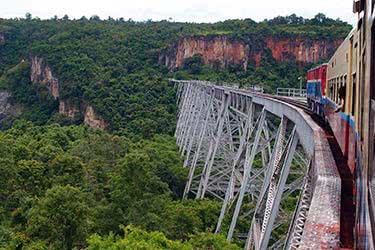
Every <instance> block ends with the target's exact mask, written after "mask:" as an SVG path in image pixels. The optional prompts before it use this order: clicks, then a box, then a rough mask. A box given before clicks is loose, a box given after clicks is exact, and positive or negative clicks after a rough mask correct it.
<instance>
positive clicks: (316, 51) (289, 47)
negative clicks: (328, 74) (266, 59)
mask: <svg viewBox="0 0 375 250" xmlns="http://www.w3.org/2000/svg"><path fill="white" fill-rule="evenodd" d="M342 41H343V40H342V39H339V40H336V41H327V40H309V39H306V38H296V39H293V40H291V39H275V38H268V39H266V44H267V45H266V47H267V48H269V49H271V51H272V56H273V57H274V58H275V59H276V60H279V61H284V62H285V61H292V60H295V61H298V62H302V63H314V62H317V61H318V60H320V59H327V58H329V57H330V56H332V54H333V53H334V51H335V50H336V49H337V48H338V47H339V46H340V44H341V43H342Z"/></svg>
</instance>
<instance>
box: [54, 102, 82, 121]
mask: <svg viewBox="0 0 375 250" xmlns="http://www.w3.org/2000/svg"><path fill="white" fill-rule="evenodd" d="M59 113H61V114H65V115H66V116H67V117H69V118H70V119H71V120H73V119H74V118H75V117H76V115H77V114H80V110H79V109H77V108H76V107H75V106H74V105H71V104H70V103H69V102H68V101H65V100H60V103H59Z"/></svg>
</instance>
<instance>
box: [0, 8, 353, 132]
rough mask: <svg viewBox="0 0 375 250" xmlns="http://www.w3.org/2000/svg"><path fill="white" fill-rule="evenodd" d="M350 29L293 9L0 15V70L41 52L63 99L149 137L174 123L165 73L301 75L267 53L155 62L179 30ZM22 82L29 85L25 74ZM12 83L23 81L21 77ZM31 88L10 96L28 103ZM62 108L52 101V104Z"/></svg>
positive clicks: (255, 78) (272, 79) (285, 82)
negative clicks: (236, 13)
mask: <svg viewBox="0 0 375 250" xmlns="http://www.w3.org/2000/svg"><path fill="white" fill-rule="evenodd" d="M349 30H350V26H349V25H348V24H347V23H344V22H342V21H340V20H332V19H330V18H327V17H325V16H324V15H323V14H318V15H317V16H316V17H314V18H312V19H304V18H302V17H297V16H295V15H291V16H288V17H277V18H274V19H272V20H265V21H263V22H260V23H256V22H254V21H252V20H251V19H245V20H228V21H224V22H218V23H213V24H194V23H175V22H168V21H160V22H153V21H147V22H134V21H132V20H128V21H125V20H123V19H118V20H114V19H112V18H109V19H107V20H100V19H99V18H98V17H97V16H93V17H91V18H90V20H88V19H86V18H85V17H82V18H81V19H79V20H69V18H68V17H64V18H63V19H57V18H53V19H51V20H40V19H38V18H34V19H33V18H31V15H28V16H27V17H26V19H8V20H4V19H2V20H0V33H1V34H2V35H4V41H3V42H1V43H0V58H2V60H1V61H0V75H4V74H7V73H6V72H7V71H8V70H10V69H11V68H13V67H15V66H16V65H17V64H19V63H20V62H21V61H22V60H25V61H26V63H27V61H28V60H29V58H30V56H31V55H35V56H38V57H41V58H43V59H44V61H45V63H46V64H47V65H48V66H49V67H50V68H51V69H52V72H53V74H54V76H56V77H57V78H58V79H59V83H60V91H59V92H60V97H59V98H60V99H62V100H67V99H68V100H70V103H73V104H74V105H76V106H79V105H82V102H83V101H84V102H88V103H90V104H91V105H92V106H93V107H94V109H95V112H96V113H98V114H99V115H100V116H102V117H103V118H104V120H105V121H106V122H107V123H108V127H107V129H108V130H110V131H121V133H122V134H126V135H129V136H133V135H139V134H141V135H144V136H146V137H148V138H151V137H152V135H154V134H157V133H171V132H172V131H173V122H171V121H173V117H174V112H175V106H174V92H173V86H171V85H169V84H168V82H167V81H166V80H165V79H166V78H168V77H177V78H200V79H205V80H214V81H227V82H229V81H236V82H241V83H243V84H245V85H246V84H260V85H263V86H264V87H265V88H266V89H267V90H274V89H275V86H284V87H291V86H297V85H298V80H297V78H298V77H299V76H300V75H304V68H301V67H300V65H297V64H296V63H289V64H287V63H282V62H277V61H275V60H274V59H273V58H272V55H267V53H266V55H264V56H262V61H261V64H260V67H259V68H257V69H256V68H255V63H254V62H250V63H249V65H248V67H247V69H246V70H245V69H243V68H241V67H239V66H238V65H228V67H227V68H226V69H221V68H220V67H215V66H210V67H208V66H207V67H205V65H202V64H199V62H196V63H189V61H188V60H187V61H186V62H185V64H186V65H185V66H184V67H183V68H181V69H180V70H179V71H177V72H174V73H168V69H167V68H166V67H164V66H162V65H159V64H158V56H159V53H160V51H161V49H163V48H165V47H167V46H168V45H171V44H173V43H175V42H176V41H178V40H179V39H180V38H182V37H186V36H195V35H199V36H201V35H202V34H203V35H206V36H215V35H218V34H226V36H228V37H229V38H231V39H240V40H241V39H243V40H247V39H248V37H253V36H256V39H255V40H252V41H253V43H254V41H258V42H259V43H261V42H262V39H263V38H264V37H266V36H272V37H288V38H293V37H295V36H301V37H309V38H311V39H315V40H316V39H318V40H319V39H338V38H340V39H341V38H343V37H345V35H346V34H347V33H348V31H349ZM190 62H191V61H190ZM297 66H299V67H297ZM307 66H309V65H307ZM24 69H25V72H26V71H27V69H26V67H24ZM24 74H25V75H26V74H27V73H24ZM19 83H21V84H22V85H25V86H27V88H30V87H28V85H30V82H29V81H27V80H26V79H23V80H22V81H19ZM8 85H10V86H13V88H19V87H18V86H15V85H17V84H12V83H8ZM33 88H35V87H33ZM30 93H31V92H29V91H27V92H25V93H24V96H22V95H21V96H20V95H14V97H13V98H14V100H15V102H19V103H24V101H25V98H26V97H27V98H30V97H31V95H30ZM34 96H35V94H34ZM31 99H32V98H31ZM29 102H30V101H29ZM35 102H36V101H35ZM35 102H34V101H33V105H34V103H35ZM28 105H30V103H27V105H26V106H28ZM34 106H35V105H34ZM34 106H33V107H34ZM50 107H52V106H51V105H48V107H41V109H47V110H46V111H42V113H43V115H41V117H42V118H41V119H40V120H38V119H35V118H32V119H31V120H33V121H35V122H37V123H45V122H46V120H48V119H46V117H45V115H44V114H50V113H51V110H49V108H50ZM57 111H58V108H57V106H54V112H57ZM32 113H34V114H35V113H38V112H35V110H33V112H32ZM36 116H38V115H36ZM76 122H80V121H79V120H78V121H76Z"/></svg>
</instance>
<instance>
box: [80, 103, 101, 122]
mask: <svg viewBox="0 0 375 250" xmlns="http://www.w3.org/2000/svg"><path fill="white" fill-rule="evenodd" d="M83 121H84V123H86V124H88V125H89V126H90V127H92V128H104V127H105V121H104V119H103V118H101V117H97V116H96V115H95V112H94V109H93V108H92V106H91V105H87V107H86V112H85V118H84V120H83Z"/></svg>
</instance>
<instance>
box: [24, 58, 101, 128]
mask: <svg viewBox="0 0 375 250" xmlns="http://www.w3.org/2000/svg"><path fill="white" fill-rule="evenodd" d="M30 78H31V81H32V82H33V83H38V84H42V85H45V86H47V88H48V90H49V93H50V94H51V95H52V96H53V97H54V98H55V100H57V99H58V98H59V97H60V92H59V91H60V84H59V80H58V79H57V78H56V77H55V76H54V75H53V73H52V70H51V68H50V67H49V66H48V65H46V64H45V63H44V61H43V58H40V57H37V56H33V57H32V58H31V76H30ZM59 113H62V114H65V115H66V116H67V117H69V118H70V119H71V120H73V119H76V118H77V116H78V117H79V116H81V117H84V123H86V124H88V125H89V126H91V127H93V128H103V129H104V128H105V121H104V119H103V118H101V117H99V116H97V115H95V112H94V109H93V107H92V106H91V105H90V104H86V103H85V102H84V101H83V100H81V103H79V104H73V103H72V102H71V101H70V100H63V99H59Z"/></svg>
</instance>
